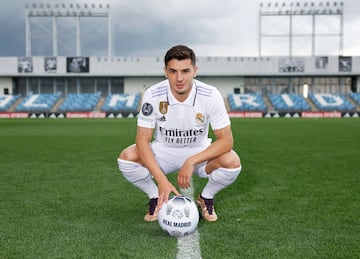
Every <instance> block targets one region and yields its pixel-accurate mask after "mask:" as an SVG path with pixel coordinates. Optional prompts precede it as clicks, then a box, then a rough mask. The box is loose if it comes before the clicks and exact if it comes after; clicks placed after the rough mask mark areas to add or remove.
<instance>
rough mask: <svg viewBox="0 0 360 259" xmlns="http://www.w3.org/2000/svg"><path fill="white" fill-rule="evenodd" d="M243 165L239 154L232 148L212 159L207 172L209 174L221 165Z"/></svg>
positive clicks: (225, 166)
mask: <svg viewBox="0 0 360 259" xmlns="http://www.w3.org/2000/svg"><path fill="white" fill-rule="evenodd" d="M240 166H241V161H240V157H239V156H238V154H237V153H236V152H235V151H234V150H231V151H229V152H227V153H225V154H223V155H221V156H220V157H217V158H215V159H213V160H211V161H209V162H208V163H207V165H206V168H205V172H206V173H207V174H209V173H211V172H212V171H214V170H215V169H218V168H220V167H222V168H238V167H240Z"/></svg>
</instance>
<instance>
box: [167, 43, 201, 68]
mask: <svg viewBox="0 0 360 259" xmlns="http://www.w3.org/2000/svg"><path fill="white" fill-rule="evenodd" d="M172 59H177V60H184V59H191V64H192V65H193V66H194V67H195V64H196V55H195V53H194V51H193V50H192V49H190V48H189V47H187V46H185V45H177V46H174V47H172V48H171V49H169V50H168V51H167V52H166V54H165V58H164V62H165V67H166V66H167V64H168V62H169V61H170V60H172Z"/></svg>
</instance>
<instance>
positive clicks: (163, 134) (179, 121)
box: [137, 80, 230, 147]
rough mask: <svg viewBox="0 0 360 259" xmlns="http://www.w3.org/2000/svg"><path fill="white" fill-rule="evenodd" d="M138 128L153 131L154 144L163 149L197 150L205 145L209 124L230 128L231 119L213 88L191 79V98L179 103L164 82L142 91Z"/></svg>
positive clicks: (217, 92) (220, 97)
mask: <svg viewBox="0 0 360 259" xmlns="http://www.w3.org/2000/svg"><path fill="white" fill-rule="evenodd" d="M137 125H138V126H141V127H145V128H153V129H155V141H157V142H161V143H162V144H164V145H165V146H171V147H184V146H188V147H195V146H196V147H197V146H201V145H204V144H205V143H207V142H208V133H209V125H211V128H212V129H213V130H217V129H221V128H224V127H226V126H228V125H230V119H229V116H228V113H227V111H226V108H225V105H224V100H223V97H222V96H221V94H220V92H219V91H218V90H217V89H216V88H215V87H214V86H210V85H207V84H205V83H203V82H201V81H198V80H193V87H192V90H191V93H190V95H189V96H188V98H187V99H186V100H185V101H184V102H179V101H177V100H176V99H175V98H174V96H173V95H172V93H171V90H170V85H169V81H168V80H164V81H162V82H160V83H157V84H155V85H153V86H151V87H149V88H148V89H147V90H146V91H145V93H144V96H143V99H142V106H141V111H140V113H139V116H138V121H137Z"/></svg>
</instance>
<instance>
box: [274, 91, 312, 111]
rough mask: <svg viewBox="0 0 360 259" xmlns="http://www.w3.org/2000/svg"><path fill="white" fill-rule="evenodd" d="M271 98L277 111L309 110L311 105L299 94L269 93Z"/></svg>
mask: <svg viewBox="0 0 360 259" xmlns="http://www.w3.org/2000/svg"><path fill="white" fill-rule="evenodd" d="M268 97H269V100H270V101H271V103H272V105H273V106H274V108H275V110H277V111H286V112H290V111H308V110H311V107H310V105H309V104H308V103H307V102H306V100H305V99H304V97H302V96H301V95H298V94H268Z"/></svg>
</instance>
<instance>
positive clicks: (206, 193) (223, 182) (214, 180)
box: [201, 166, 241, 199]
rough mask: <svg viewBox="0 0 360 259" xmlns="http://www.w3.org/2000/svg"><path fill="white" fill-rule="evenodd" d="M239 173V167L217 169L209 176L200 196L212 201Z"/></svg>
mask: <svg viewBox="0 0 360 259" xmlns="http://www.w3.org/2000/svg"><path fill="white" fill-rule="evenodd" d="M240 172H241V166H240V167H238V168H222V167H220V168H218V169H215V170H214V171H212V172H211V174H209V180H208V182H207V184H206V185H205V188H204V189H203V191H202V192H201V196H202V197H203V198H207V199H213V198H214V196H215V195H216V194H217V193H218V192H220V191H221V190H222V189H224V188H225V187H227V186H229V185H231V184H232V183H233V182H235V180H236V178H237V177H238V175H239V174H240Z"/></svg>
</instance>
